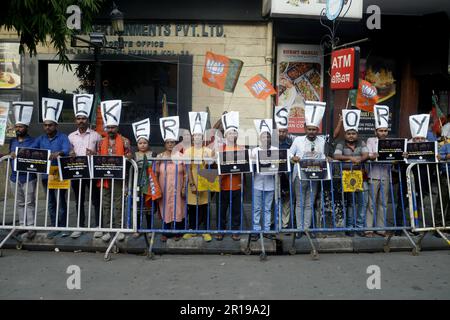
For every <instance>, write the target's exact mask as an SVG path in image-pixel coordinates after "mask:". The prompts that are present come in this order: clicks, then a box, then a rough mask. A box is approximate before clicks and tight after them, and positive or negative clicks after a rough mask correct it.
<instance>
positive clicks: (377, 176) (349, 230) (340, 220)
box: [280, 161, 418, 258]
mask: <svg viewBox="0 0 450 320" xmlns="http://www.w3.org/2000/svg"><path fill="white" fill-rule="evenodd" d="M297 170H298V168H297ZM345 170H348V171H350V172H352V171H361V176H362V186H363V189H362V190H361V191H357V192H344V180H343V172H344V171H345ZM288 176H289V181H290V182H291V183H290V184H289V190H288V191H289V195H288V196H287V195H286V196H284V197H282V200H281V201H282V202H283V204H282V207H284V210H283V211H284V214H283V215H282V216H281V220H285V221H286V220H287V219H286V218H285V215H286V207H287V204H289V214H290V217H289V223H288V225H286V222H284V223H283V224H282V228H281V230H280V232H283V233H294V235H293V236H292V245H291V249H290V253H291V254H294V253H295V239H296V236H295V234H297V238H298V237H301V235H302V234H303V233H304V234H305V235H306V236H307V238H308V241H309V243H310V245H311V248H312V251H311V254H312V256H313V258H317V254H318V253H317V249H316V247H315V244H314V241H313V240H312V239H313V238H315V236H314V234H315V233H318V232H320V233H328V232H345V233H346V234H347V235H349V236H353V235H354V233H357V234H359V235H363V236H373V235H375V233H379V232H380V233H381V232H382V233H383V234H382V235H383V236H385V241H384V246H383V247H384V250H385V251H389V243H390V240H391V238H392V236H393V233H394V232H402V233H403V234H405V235H406V237H407V238H408V239H409V241H410V243H411V245H412V247H413V254H416V253H417V251H418V249H417V247H416V245H415V242H414V240H413V239H412V238H411V236H410V234H409V233H408V231H409V230H410V229H411V227H410V225H409V223H408V222H407V220H408V214H407V212H408V211H407V199H406V197H405V194H406V166H405V165H404V163H403V162H371V161H367V162H365V163H362V164H360V165H353V164H352V163H351V162H339V161H333V162H331V163H330V178H331V179H328V180H316V181H311V180H301V179H300V177H298V174H297V172H295V173H294V172H292V173H289V175H288ZM283 216H284V217H283Z"/></svg>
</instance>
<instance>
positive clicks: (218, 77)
mask: <svg viewBox="0 0 450 320" xmlns="http://www.w3.org/2000/svg"><path fill="white" fill-rule="evenodd" d="M243 64H244V63H243V62H242V61H241V60H237V59H230V58H228V57H226V56H221V55H218V54H214V53H212V52H209V51H208V52H206V56H205V66H204V68H203V78H202V81H203V83H204V84H206V85H207V86H210V87H213V88H217V89H219V90H223V91H227V92H233V91H234V88H235V87H236V83H237V81H238V80H239V75H240V73H241V70H242V66H243Z"/></svg>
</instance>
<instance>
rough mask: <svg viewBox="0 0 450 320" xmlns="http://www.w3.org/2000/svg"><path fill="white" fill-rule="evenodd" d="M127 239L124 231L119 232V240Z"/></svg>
mask: <svg viewBox="0 0 450 320" xmlns="http://www.w3.org/2000/svg"><path fill="white" fill-rule="evenodd" d="M124 239H125V235H124V234H123V233H122V232H119V234H118V235H117V241H123V240H124Z"/></svg>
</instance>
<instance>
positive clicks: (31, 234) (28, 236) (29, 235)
mask: <svg viewBox="0 0 450 320" xmlns="http://www.w3.org/2000/svg"><path fill="white" fill-rule="evenodd" d="M35 236H36V231H34V230H28V232H27V233H25V234H24V235H23V236H22V239H23V238H24V237H25V238H26V239H27V240H33V238H34V237H35Z"/></svg>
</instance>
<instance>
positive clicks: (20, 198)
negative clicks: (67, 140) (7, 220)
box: [9, 101, 37, 239]
mask: <svg viewBox="0 0 450 320" xmlns="http://www.w3.org/2000/svg"><path fill="white" fill-rule="evenodd" d="M13 110H14V117H15V120H16V123H15V126H14V128H15V130H16V138H14V139H12V140H11V142H10V144H9V153H10V155H11V157H12V158H13V159H14V158H15V157H16V148H17V147H19V148H34V145H35V140H34V139H33V138H32V137H30V136H29V135H28V126H29V125H30V122H31V115H32V113H33V102H32V101H29V102H25V101H23V102H22V101H20V102H13ZM11 165H12V166H13V163H12V162H11ZM13 167H14V166H13ZM17 175H18V176H17ZM9 180H10V181H11V190H16V187H17V193H16V197H17V198H16V199H17V201H16V205H17V215H18V216H19V223H20V225H21V226H31V225H33V224H34V216H35V214H34V213H35V208H36V199H35V194H36V193H35V192H36V180H37V179H36V174H34V173H29V174H28V180H27V173H24V172H22V173H19V174H18V173H17V172H16V171H15V168H13V170H12V172H11V176H10V178H9ZM27 183H28V185H27ZM25 198H26V199H27V200H26V203H25ZM35 235H36V231H34V230H30V231H28V232H27V234H26V235H25V236H26V238H28V239H32V238H33V237H34V236H35Z"/></svg>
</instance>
